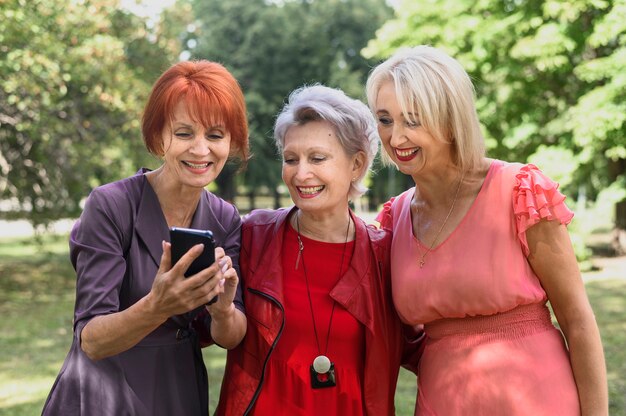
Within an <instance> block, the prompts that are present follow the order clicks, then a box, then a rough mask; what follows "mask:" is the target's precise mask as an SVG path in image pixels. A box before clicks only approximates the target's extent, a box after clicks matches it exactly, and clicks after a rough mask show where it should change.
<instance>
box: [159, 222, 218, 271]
mask: <svg viewBox="0 0 626 416" xmlns="http://www.w3.org/2000/svg"><path fill="white" fill-rule="evenodd" d="M170 242H171V244H172V266H174V265H175V264H176V262H177V261H178V260H180V258H181V257H182V256H184V255H185V253H187V252H188V251H189V250H190V249H191V248H192V247H193V246H195V245H196V244H200V243H202V244H204V250H203V251H202V254H200V255H199V256H198V257H196V258H195V259H194V261H193V262H192V263H191V265H190V266H189V268H187V271H186V272H185V277H189V276H193V275H194V274H196V273H198V272H200V271H202V270H204V269H206V268H207V267H210V266H211V265H212V264H213V263H215V240H214V239H213V233H212V232H211V231H210V230H196V229H193V228H182V227H172V228H170Z"/></svg>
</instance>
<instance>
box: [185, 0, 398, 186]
mask: <svg viewBox="0 0 626 416" xmlns="http://www.w3.org/2000/svg"><path fill="white" fill-rule="evenodd" d="M193 6H194V14H195V16H196V19H197V23H196V25H195V31H194V32H192V33H190V34H189V37H190V38H193V39H194V40H195V41H196V42H197V46H196V47H195V48H194V49H192V50H191V52H192V54H193V56H194V57H198V58H205V59H210V60H216V61H220V62H222V63H224V64H225V65H226V67H228V68H229V69H230V70H231V71H232V72H233V74H234V75H235V76H236V78H237V79H238V80H239V81H240V83H241V85H242V88H243V90H244V93H245V95H246V103H247V105H248V114H249V123H250V133H251V147H252V152H253V154H254V160H253V162H251V163H250V165H249V167H248V170H247V171H246V173H245V179H244V182H245V185H246V187H247V188H248V190H249V191H255V190H257V189H260V188H262V187H264V188H266V189H268V190H270V192H273V191H274V190H276V188H277V187H278V186H279V184H281V183H282V181H281V178H280V171H281V168H280V162H279V157H278V155H277V152H276V149H275V146H274V143H273V140H272V139H271V136H272V129H273V124H274V120H275V117H276V114H277V113H278V111H279V110H280V108H281V107H282V104H283V103H284V101H285V99H286V98H287V96H288V94H289V93H290V92H291V91H292V90H294V89H295V88H297V87H300V86H302V85H304V84H312V83H315V82H319V83H323V84H326V85H329V86H332V87H339V88H342V89H343V90H344V91H346V93H348V94H349V95H352V96H354V97H359V98H363V95H364V92H363V83H364V81H365V77H366V75H367V72H368V71H369V69H370V67H371V65H372V63H373V61H371V60H367V59H365V58H363V57H362V56H361V55H360V54H359V51H360V50H361V49H362V48H363V47H364V46H365V45H366V44H367V42H368V40H369V39H371V38H372V37H373V36H374V32H375V30H376V29H377V28H378V27H379V26H380V25H381V24H382V23H383V22H384V20H385V19H386V18H387V17H389V16H390V14H391V10H390V9H389V8H388V6H386V4H385V2H384V0H365V1H363V0H341V1H340V0H315V1H285V2H280V3H279V2H268V1H264V0H232V1H228V2H224V1H218V0H196V1H193ZM220 176H224V175H220ZM219 179H222V178H219Z"/></svg>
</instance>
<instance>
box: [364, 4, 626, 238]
mask: <svg viewBox="0 0 626 416" xmlns="http://www.w3.org/2000/svg"><path fill="white" fill-rule="evenodd" d="M625 34H626V2H625V1H624V0H612V1H608V0H571V1H566V2H564V1H557V0H522V1H513V0H505V1H502V0H481V1H470V0H442V1H424V2H419V3H418V2H413V1H404V2H403V3H402V5H401V6H400V7H398V9H397V12H396V17H395V18H394V19H392V20H390V21H388V22H387V23H386V24H385V25H384V26H383V28H381V30H380V31H379V32H378V33H377V38H376V39H375V40H373V41H372V42H370V44H369V45H368V47H367V48H366V49H365V50H364V55H365V56H367V57H379V58H382V57H386V56H388V55H389V54H390V53H391V52H392V51H393V50H395V49H396V48H398V47H402V46H411V45H418V44H431V45H433V46H437V47H440V48H442V49H444V50H446V51H447V52H448V53H450V54H451V55H452V56H455V57H456V58H458V59H459V60H460V61H461V63H462V64H463V65H464V67H465V68H466V69H467V70H468V72H469V73H470V76H471V77H472V78H473V79H474V81H475V85H476V88H477V92H478V97H479V98H478V102H477V107H478V112H479V115H480V118H481V121H482V123H483V127H484V131H485V134H486V138H487V143H488V148H489V153H490V155H492V156H494V157H499V158H505V159H514V160H520V161H525V160H528V161H531V162H536V163H538V164H539V165H540V166H541V167H542V168H543V169H544V170H545V171H546V172H547V173H548V174H549V175H550V176H552V177H554V178H555V179H557V180H558V181H559V182H560V183H561V185H562V186H563V189H564V190H565V191H566V192H567V193H569V194H570V195H573V196H577V195H578V194H579V193H581V192H584V193H585V194H586V195H587V196H589V197H590V198H592V199H595V198H597V197H598V195H599V194H600V192H601V191H602V190H603V189H605V188H608V189H610V190H611V192H612V193H613V198H614V199H615V200H616V202H617V201H619V200H621V201H622V202H619V203H618V205H617V206H618V209H617V215H616V224H617V225H618V226H619V227H621V228H622V229H626V206H625V204H626V200H625V199H624V198H625V197H626V140H625V139H624V137H625V135H626V124H625V120H626V100H625V96H626V77H625V76H624V71H623V68H624V65H625V64H626V36H625ZM619 207H621V208H619ZM620 209H621V211H620Z"/></svg>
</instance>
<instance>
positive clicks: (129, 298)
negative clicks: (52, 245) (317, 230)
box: [43, 169, 244, 415]
mask: <svg viewBox="0 0 626 416" xmlns="http://www.w3.org/2000/svg"><path fill="white" fill-rule="evenodd" d="M146 171H147V170H145V169H142V170H140V171H139V172H138V173H137V174H136V175H134V176H132V177H130V178H126V179H123V180H121V181H117V182H113V183H110V184H107V185H103V186H101V187H98V188H96V189H94V190H93V191H92V193H91V195H89V198H88V199H87V202H86V204H85V209H84V211H83V213H82V215H81V217H80V219H79V220H78V221H77V222H76V224H75V225H74V228H73V229H72V232H71V235H70V257H71V260H72V264H73V265H74V268H75V269H76V275H77V280H76V304H75V310H74V339H73V342H72V345H71V347H70V351H69V353H68V355H67V357H66V359H65V362H64V363H63V367H62V368H61V371H60V373H59V375H58V377H57V379H56V381H55V383H54V385H53V387H52V390H51V392H50V395H49V396H48V400H47V401H46V404H45V406H44V409H43V414H44V415H81V414H82V415H174V414H176V415H206V414H207V413H208V382H207V375H206V368H205V366H204V362H203V360H202V354H201V352H200V346H199V342H198V336H197V335H196V333H195V331H194V330H193V329H192V325H191V324H192V321H193V320H194V319H202V322H200V323H199V322H195V323H194V325H193V326H195V327H198V326H199V325H200V326H202V325H204V326H205V328H206V330H207V331H208V328H209V325H210V316H208V314H202V315H201V316H200V315H198V312H199V311H201V310H202V309H203V308H202V307H200V308H198V309H196V310H194V311H191V312H189V313H186V314H184V315H178V316H173V317H171V318H169V319H168V320H167V321H166V322H165V323H163V324H162V325H161V326H160V327H159V328H157V329H156V330H154V331H153V332H152V333H151V334H149V335H148V336H146V337H145V338H144V339H143V340H142V341H140V342H139V343H138V344H137V345H136V346H134V347H133V348H131V349H129V350H127V351H125V352H123V353H120V354H118V355H115V356H113V357H109V358H105V359H103V360H99V361H92V360H91V359H89V358H88V357H87V356H86V355H85V354H84V353H83V351H82V350H81V348H80V335H81V331H82V329H83V328H84V326H85V325H86V324H87V322H89V320H90V319H92V318H93V317H95V316H98V315H106V314H110V313H115V312H118V311H121V310H124V309H126V308H128V307H129V306H131V305H132V304H134V303H135V302H137V301H138V300H139V299H141V298H142V297H144V296H145V295H146V294H148V292H149V291H150V289H151V287H152V282H153V280H154V277H155V275H156V272H157V270H158V266H159V262H160V259H161V254H162V252H163V250H162V248H161V241H162V240H165V241H169V231H168V226H167V222H166V220H165V216H164V215H163V211H162V210H161V206H160V204H159V201H158V198H157V195H156V194H155V192H154V190H153V189H152V186H151V185H150V183H149V182H148V180H147V178H146V177H145V175H144V173H145V172H146ZM191 227H192V228H199V229H210V230H212V231H213V234H214V237H215V240H216V245H217V246H221V247H223V248H224V250H225V251H226V254H227V255H228V256H230V257H231V258H232V260H233V267H234V268H235V269H236V270H237V272H238V273H239V247H240V229H241V220H240V217H239V213H238V212H237V209H236V208H235V207H234V206H233V205H231V204H229V203H227V202H225V201H224V200H222V199H220V198H218V197H217V196H215V195H213V194H211V193H210V192H208V191H204V192H203V194H202V196H201V198H200V202H199V203H198V207H197V209H196V212H195V213H194V216H193V219H192V222H191ZM235 306H236V307H237V308H238V309H240V310H242V311H243V309H244V308H243V302H242V298H241V287H239V288H238V289H237V295H236V298H235Z"/></svg>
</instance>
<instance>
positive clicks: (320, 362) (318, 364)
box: [313, 355, 330, 374]
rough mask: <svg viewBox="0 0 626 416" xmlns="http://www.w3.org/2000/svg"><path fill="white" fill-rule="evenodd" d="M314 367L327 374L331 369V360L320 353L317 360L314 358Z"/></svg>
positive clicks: (319, 372)
mask: <svg viewBox="0 0 626 416" xmlns="http://www.w3.org/2000/svg"><path fill="white" fill-rule="evenodd" d="M313 369H314V370H315V371H317V373H318V374H325V373H327V372H328V370H330V360H329V359H328V357H327V356H325V355H318V356H317V357H316V358H315V360H313Z"/></svg>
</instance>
